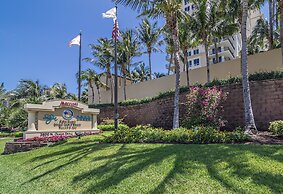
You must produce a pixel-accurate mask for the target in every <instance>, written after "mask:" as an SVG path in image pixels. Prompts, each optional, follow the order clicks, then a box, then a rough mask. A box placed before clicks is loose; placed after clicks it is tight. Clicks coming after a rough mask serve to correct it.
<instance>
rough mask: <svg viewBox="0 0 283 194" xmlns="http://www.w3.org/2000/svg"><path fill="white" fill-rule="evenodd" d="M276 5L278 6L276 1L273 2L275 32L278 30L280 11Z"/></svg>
mask: <svg viewBox="0 0 283 194" xmlns="http://www.w3.org/2000/svg"><path fill="white" fill-rule="evenodd" d="M278 5H279V3H278V1H274V9H275V11H274V12H275V24H276V30H278V29H279V28H280V24H279V17H280V16H279V15H280V9H279V6H278Z"/></svg>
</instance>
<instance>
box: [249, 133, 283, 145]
mask: <svg viewBox="0 0 283 194" xmlns="http://www.w3.org/2000/svg"><path fill="white" fill-rule="evenodd" d="M249 143H252V144H283V137H279V136H276V135H273V134H272V133H270V132H266V131H264V132H258V133H257V134H255V135H252V142H249Z"/></svg>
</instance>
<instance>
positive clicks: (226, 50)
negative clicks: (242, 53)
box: [208, 47, 235, 59]
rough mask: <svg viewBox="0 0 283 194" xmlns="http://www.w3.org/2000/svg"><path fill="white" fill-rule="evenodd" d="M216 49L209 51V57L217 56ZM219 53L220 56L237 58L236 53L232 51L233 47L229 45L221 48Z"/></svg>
mask: <svg viewBox="0 0 283 194" xmlns="http://www.w3.org/2000/svg"><path fill="white" fill-rule="evenodd" d="M215 55H216V54H215V51H214V52H213V51H209V54H208V57H209V58H213V57H215ZM218 55H219V56H224V57H229V58H232V59H234V58H235V55H234V53H233V52H232V51H231V49H230V48H229V47H224V48H222V49H221V50H219V51H218Z"/></svg>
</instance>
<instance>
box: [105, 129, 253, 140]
mask: <svg viewBox="0 0 283 194" xmlns="http://www.w3.org/2000/svg"><path fill="white" fill-rule="evenodd" d="M247 140H249V137H248V136H247V135H246V134H244V133H243V132H242V131H234V132H223V131H219V130H217V129H214V128H211V127H196V128H195V129H193V130H188V129H185V128H179V129H174V130H171V131H169V130H167V131H166V130H163V129H160V128H152V127H150V126H137V127H133V128H127V129H124V130H122V129H119V130H118V131H115V133H114V134H113V135H112V136H109V137H106V138H105V139H104V140H103V141H104V142H107V143H181V144H192V143H193V144H208V143H239V142H244V141H247Z"/></svg>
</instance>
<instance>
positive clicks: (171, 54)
mask: <svg viewBox="0 0 283 194" xmlns="http://www.w3.org/2000/svg"><path fill="white" fill-rule="evenodd" d="M172 63H173V53H170V61H169V67H168V75H170V71H171V66H172Z"/></svg>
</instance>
